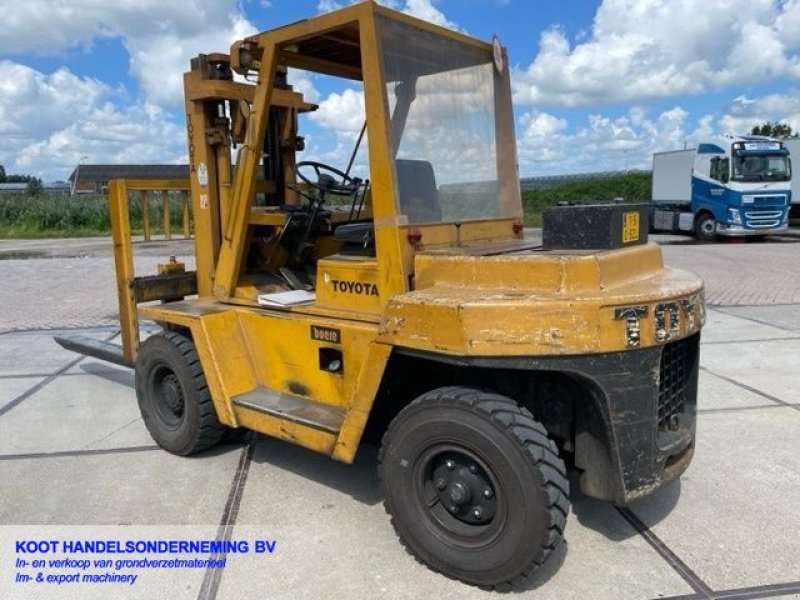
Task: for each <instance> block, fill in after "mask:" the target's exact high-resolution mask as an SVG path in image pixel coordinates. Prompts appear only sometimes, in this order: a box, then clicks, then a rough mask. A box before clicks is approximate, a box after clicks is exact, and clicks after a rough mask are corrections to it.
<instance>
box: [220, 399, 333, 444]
mask: <svg viewBox="0 0 800 600" xmlns="http://www.w3.org/2000/svg"><path fill="white" fill-rule="evenodd" d="M233 404H234V406H241V407H242V408H248V409H250V410H255V411H258V412H260V413H264V414H268V415H271V416H273V417H278V418H280V419H285V420H287V421H291V422H293V423H297V424H299V425H305V426H307V427H313V428H314V429H319V430H321V431H326V432H328V433H333V434H338V433H339V430H340V429H341V427H342V422H344V415H345V411H344V410H343V409H341V408H339V407H336V406H329V405H327V404H320V403H319V402H314V401H313V400H308V399H306V398H300V397H298V396H290V395H289V394H281V393H279V392H273V391H272V390H268V389H266V388H258V389H256V390H253V391H252V392H246V393H244V394H239V395H238V396H235V397H234V398H233Z"/></svg>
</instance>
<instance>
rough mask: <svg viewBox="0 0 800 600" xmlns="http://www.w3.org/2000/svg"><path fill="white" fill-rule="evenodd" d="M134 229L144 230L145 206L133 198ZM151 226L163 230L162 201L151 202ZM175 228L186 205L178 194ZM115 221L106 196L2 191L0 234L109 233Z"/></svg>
mask: <svg viewBox="0 0 800 600" xmlns="http://www.w3.org/2000/svg"><path fill="white" fill-rule="evenodd" d="M129 207H130V219H131V229H132V230H133V232H134V233H137V232H139V233H141V231H142V230H143V219H142V209H141V205H140V204H139V202H130V203H129ZM149 212H150V227H151V230H152V232H153V233H156V234H157V233H160V232H162V231H163V223H162V221H163V218H162V212H161V201H160V199H159V200H157V201H151V202H150V204H149ZM170 222H171V223H172V230H173V231H179V230H181V228H182V227H183V205H182V203H181V201H180V200H179V199H177V198H171V199H170ZM110 232H111V221H110V219H109V214H108V200H107V198H106V197H105V196H75V197H69V196H66V195H64V194H47V193H42V194H38V195H36V196H29V195H25V194H8V195H0V237H5V238H49V237H85V236H92V235H108V234H109V233H110Z"/></svg>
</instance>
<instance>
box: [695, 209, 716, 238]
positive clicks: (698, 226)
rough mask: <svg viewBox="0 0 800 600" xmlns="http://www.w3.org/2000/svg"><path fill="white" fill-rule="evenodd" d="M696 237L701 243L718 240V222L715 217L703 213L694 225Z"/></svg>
mask: <svg viewBox="0 0 800 600" xmlns="http://www.w3.org/2000/svg"><path fill="white" fill-rule="evenodd" d="M694 234H695V237H696V238H697V239H698V240H700V241H701V242H713V241H714V240H715V239H716V238H717V221H716V219H714V215H712V214H709V213H701V214H700V215H698V216H697V221H695V224H694Z"/></svg>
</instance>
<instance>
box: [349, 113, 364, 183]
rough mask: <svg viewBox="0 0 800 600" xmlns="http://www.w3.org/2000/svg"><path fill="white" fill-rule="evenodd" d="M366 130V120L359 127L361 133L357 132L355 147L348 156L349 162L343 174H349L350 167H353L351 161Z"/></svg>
mask: <svg viewBox="0 0 800 600" xmlns="http://www.w3.org/2000/svg"><path fill="white" fill-rule="evenodd" d="M366 130H367V122H366V121H364V125H363V126H362V127H361V133H359V134H358V140H356V147H355V148H353V154H352V155H351V156H350V162H349V163H347V169H346V170H345V172H344V174H345V175H348V176H349V175H350V169H352V168H353V163H354V162H355V160H356V154H358V148H359V146H361V140H362V138H363V137H364V132H365V131H366Z"/></svg>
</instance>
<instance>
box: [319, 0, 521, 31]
mask: <svg viewBox="0 0 800 600" xmlns="http://www.w3.org/2000/svg"><path fill="white" fill-rule="evenodd" d="M360 1H361V0H350V2H349V4H356V3H357V2H360ZM506 1H507V0H506ZM378 3H379V4H383V5H385V6H388V7H389V8H393V9H394V10H399V11H401V12H404V13H406V14H409V15H411V16H412V17H417V18H418V19H423V20H425V21H430V22H431V23H435V24H436V25H441V26H442V27H447V28H448V29H454V30H456V31H463V29H462V28H461V27H459V26H458V25H457V24H456V23H454V22H453V21H451V20H449V19H448V18H447V17H445V16H444V13H443V12H442V11H440V10H439V9H438V8H436V6H435V3H436V0H379V2H378ZM343 6H346V4H345V3H342V2H337V1H336V0H319V2H317V10H318V11H320V12H330V11H332V10H336V9H339V8H342V7H343Z"/></svg>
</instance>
